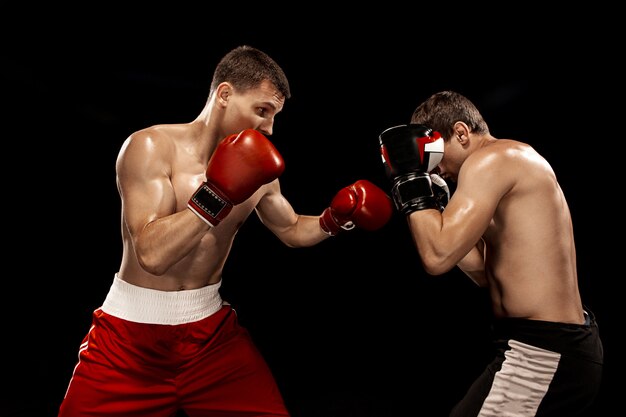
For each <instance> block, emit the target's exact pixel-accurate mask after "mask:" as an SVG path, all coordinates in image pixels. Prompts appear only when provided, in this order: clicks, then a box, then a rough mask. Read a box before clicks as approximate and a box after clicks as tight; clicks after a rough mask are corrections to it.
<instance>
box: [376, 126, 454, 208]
mask: <svg viewBox="0 0 626 417" xmlns="http://www.w3.org/2000/svg"><path fill="white" fill-rule="evenodd" d="M379 143H380V152H381V156H382V159H383V164H384V166H385V171H386V173H387V176H388V177H389V179H390V180H391V181H392V184H393V185H392V188H391V195H392V197H393V201H394V203H395V205H396V208H397V209H398V210H399V211H400V212H401V213H403V214H406V215H408V214H411V213H412V212H414V211H416V210H424V209H431V208H434V209H437V210H440V211H441V210H443V206H445V203H447V198H446V199H445V200H446V201H445V202H443V201H442V194H441V193H434V192H433V181H432V179H433V178H432V177H431V174H429V173H430V172H431V171H432V170H434V169H435V168H436V167H437V164H439V162H440V161H441V159H442V158H443V145H444V144H443V138H442V137H441V135H440V134H439V132H436V131H433V130H432V129H431V128H429V127H427V126H424V125H421V124H408V125H400V126H394V127H390V128H389V129H387V130H385V131H383V132H382V133H381V134H380V136H379ZM436 180H437V181H436V182H435V185H436V186H437V187H440V188H444V187H443V185H441V182H443V184H444V185H445V181H443V179H442V178H441V177H439V176H437V178H436ZM445 188H446V189H447V186H445ZM448 193H449V192H448ZM448 195H449V194H448Z"/></svg>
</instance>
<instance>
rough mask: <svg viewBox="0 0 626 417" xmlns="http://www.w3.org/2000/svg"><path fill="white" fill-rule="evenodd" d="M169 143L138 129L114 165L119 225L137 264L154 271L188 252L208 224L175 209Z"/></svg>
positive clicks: (204, 231) (179, 258) (164, 268)
mask: <svg viewBox="0 0 626 417" xmlns="http://www.w3.org/2000/svg"><path fill="white" fill-rule="evenodd" d="M170 147H171V144H170V143H169V142H168V141H167V139H165V138H159V136H158V133H156V132H150V133H148V132H147V131H143V132H139V133H137V134H135V135H133V136H131V137H130V138H129V139H128V140H127V141H126V143H125V144H124V146H123V147H122V150H121V151H120V154H119V156H118V160H117V164H116V171H117V183H118V189H119V192H120V196H121V199H122V215H123V218H124V226H125V227H126V228H127V230H128V233H129V234H130V236H131V239H132V243H133V247H134V250H135V254H136V257H137V259H138V261H139V263H140V265H141V266H142V267H143V268H144V269H145V270H146V271H148V272H149V273H151V274H154V275H162V274H163V273H165V272H166V271H167V270H168V269H169V268H170V267H171V266H172V265H174V264H175V263H176V262H178V261H179V260H181V259H182V258H183V257H184V256H185V255H187V254H188V253H189V252H190V251H191V250H192V248H194V247H195V246H197V244H198V242H199V240H200V239H201V238H202V236H203V235H204V234H205V233H206V231H207V229H208V227H209V226H208V225H206V223H204V222H202V221H199V219H198V217H197V216H196V215H195V214H194V213H192V212H191V211H190V210H187V209H185V210H182V211H181V212H178V213H177V212H176V195H175V193H174V189H173V187H172V183H171V180H170V176H171V172H170V170H171V167H170V163H169V162H168V155H169V154H170V152H171V151H172V150H171V149H170Z"/></svg>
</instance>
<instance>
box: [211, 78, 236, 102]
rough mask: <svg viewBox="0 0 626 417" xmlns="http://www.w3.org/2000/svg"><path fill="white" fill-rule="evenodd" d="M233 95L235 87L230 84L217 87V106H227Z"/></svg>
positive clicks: (225, 83)
mask: <svg viewBox="0 0 626 417" xmlns="http://www.w3.org/2000/svg"><path fill="white" fill-rule="evenodd" d="M232 95H233V86H232V85H230V83H227V82H223V83H221V84H220V85H218V86H217V92H216V94H215V97H216V100H217V104H219V105H220V106H226V105H227V104H228V100H229V99H230V97H231V96H232Z"/></svg>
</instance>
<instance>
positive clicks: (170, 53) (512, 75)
mask: <svg viewBox="0 0 626 417" xmlns="http://www.w3.org/2000/svg"><path fill="white" fill-rule="evenodd" d="M229 16H230V15H229ZM449 18H450V17H448V18H446V19H443V20H442V22H440V23H439V24H435V23H434V22H432V23H430V24H428V25H426V24H424V23H423V22H422V24H421V26H422V27H418V26H417V25H415V26H411V27H408V26H405V27H403V30H402V31H397V30H388V29H385V30H384V31H383V30H382V29H381V28H380V27H379V26H378V25H377V24H376V23H369V24H368V26H367V28H365V27H360V28H358V29H351V28H349V27H342V25H339V24H336V23H337V22H334V23H335V24H333V25H331V26H330V27H329V26H327V25H326V26H325V25H320V26H304V27H301V26H298V25H293V26H294V27H284V26H282V25H275V24H273V23H271V22H268V21H267V20H263V21H262V23H261V22H259V23H260V24H259V25H258V26H259V27H257V26H253V25H251V24H249V23H248V24H246V25H239V24H238V23H237V22H232V16H231V20H228V19H225V20H226V21H228V22H229V23H227V24H226V26H227V27H224V26H223V25H218V22H219V21H220V18H219V17H218V16H215V15H214V16H212V17H211V18H210V19H207V22H206V23H205V24H203V25H200V24H198V23H194V24H189V25H187V24H186V22H185V21H183V22H178V23H179V24H182V26H183V28H186V29H185V30H182V31H174V30H172V28H168V27H167V26H166V25H164V24H162V23H161V24H155V23H154V22H151V21H149V20H148V19H145V20H141V21H139V22H135V25H132V26H134V28H133V29H132V30H131V29H130V27H131V25H122V26H119V25H118V24H117V23H116V22H109V24H102V23H99V24H93V23H94V22H92V21H91V20H89V19H87V18H85V19H84V20H83V21H82V22H81V23H80V24H77V25H76V26H71V27H64V28H61V27H56V28H55V30H50V31H40V32H38V33H39V34H38V35H37V42H33V43H32V44H30V43H26V44H24V42H23V41H22V44H20V45H18V44H15V45H13V47H12V48H10V50H9V51H8V55H7V56H5V63H4V70H5V75H4V76H3V78H4V82H5V86H6V87H7V90H8V96H7V97H8V99H7V101H6V103H5V108H7V107H8V108H9V113H8V117H7V120H6V125H7V127H8V129H6V132H5V133H6V135H7V136H6V137H5V143H4V145H5V153H4V155H5V158H4V159H5V164H6V167H7V168H5V181H4V183H5V198H4V201H5V209H4V212H5V216H4V217H5V227H6V228H7V230H11V232H10V233H9V232H6V239H7V242H6V246H5V247H7V248H8V249H6V250H5V254H6V255H5V257H4V259H5V263H6V264H7V271H12V272H7V273H6V274H5V282H7V283H8V286H5V288H6V291H7V293H6V296H5V302H4V305H3V307H2V308H3V309H5V310H6V311H5V312H4V313H3V314H2V317H3V318H4V320H5V328H6V330H5V332H4V337H3V340H4V342H3V344H4V348H3V351H4V352H5V353H4V358H5V362H6V365H7V369H8V371H9V372H8V373H6V374H5V375H7V379H6V380H5V386H7V384H8V386H9V387H11V388H12V389H11V390H10V391H9V392H8V393H3V395H5V396H6V399H5V400H3V403H4V404H5V408H6V409H7V410H8V411H7V412H6V413H7V414H2V415H3V416H4V415H6V416H15V415H37V416H54V415H56V410H57V408H58V405H59V403H60V401H61V399H62V397H63V394H64V391H65V388H66V386H67V383H68V381H69V378H70V376H71V372H72V369H73V366H74V364H75V361H76V359H77V352H78V346H79V344H80V343H81V340H82V337H83V336H84V334H85V333H86V332H87V330H88V328H89V325H90V320H91V312H92V311H93V310H94V309H96V308H97V307H99V306H100V304H101V302H102V301H103V300H104V297H105V295H106V292H107V290H108V288H109V286H110V284H111V280H112V278H113V274H114V273H115V272H116V271H117V268H118V265H119V261H120V256H121V245H120V236H119V235H120V233H119V230H120V226H119V212H120V204H119V197H118V195H117V191H116V187H115V172H114V163H115V158H116V156H117V152H118V150H119V147H120V145H121V144H122V142H123V141H124V139H125V138H126V137H127V136H128V135H129V134H130V133H132V132H133V131H135V130H137V129H140V128H143V127H146V126H149V125H152V124H157V123H177V122H181V123H184V122H189V121H191V120H193V119H194V118H195V117H196V115H197V114H198V113H199V112H200V110H201V109H202V107H203V105H204V103H205V101H206V99H207V94H208V89H209V83H210V78H211V75H212V71H213V68H214V67H215V64H216V63H217V61H218V60H219V58H221V56H222V55H223V54H225V53H226V52H227V51H228V50H230V49H231V48H232V47H234V46H236V45H239V44H244V43H245V44H250V45H252V46H256V47H258V48H260V49H263V50H265V51H266V52H268V53H269V54H270V55H271V56H273V57H274V58H275V59H276V61H277V62H278V63H279V64H281V65H282V66H283V68H284V69H285V71H286V73H287V75H288V77H289V78H290V81H291V87H292V93H293V97H292V98H291V99H290V100H288V101H287V103H286V106H285V109H284V111H283V113H281V114H279V115H278V117H277V120H276V123H275V134H274V135H273V138H272V140H273V141H274V143H275V144H276V146H277V148H278V149H279V151H280V152H281V153H282V155H283V157H284V159H285V163H286V170H285V172H284V174H283V176H282V177H281V184H282V189H283V193H284V194H285V195H286V196H287V198H288V199H289V200H290V201H291V203H292V205H293V206H294V208H295V209H296V210H297V211H298V212H300V213H303V214H319V213H320V212H321V211H322V210H323V209H324V208H325V207H326V206H327V205H328V203H329V202H330V200H331V199H332V197H333V196H334V194H335V192H336V191H337V190H338V189H339V188H341V187H343V186H345V185H348V184H350V183H352V182H353V181H355V180H357V179H360V178H367V179H369V180H371V181H372V182H374V183H377V184H378V185H380V186H381V187H383V188H384V187H386V186H387V182H386V178H385V177H384V171H383V168H382V165H381V162H380V157H379V156H378V153H377V152H378V149H377V137H378V134H379V133H380V132H381V131H382V130H383V129H385V128H387V127H389V126H392V125H395V124H400V123H406V122H408V120H409V118H410V116H411V113H412V111H413V109H414V108H415V106H416V105H417V104H418V103H419V102H421V101H422V100H423V99H425V98H427V97H428V96H429V95H430V94H432V93H434V92H436V91H439V90H443V89H454V90H457V91H459V92H461V93H463V94H465V95H466V96H468V97H469V98H470V99H472V100H473V101H474V102H475V103H476V104H477V106H478V107H479V109H480V110H481V111H482V113H483V115H484V117H485V118H486V120H487V122H488V124H489V125H490V128H491V132H492V134H493V135H494V136H496V137H498V138H513V139H519V140H522V141H526V142H528V143H530V144H532V145H533V146H534V147H535V148H536V149H537V150H539V152H541V153H542V154H543V155H545V156H546V157H547V159H548V160H549V161H550V163H551V164H552V165H553V167H554V169H555V171H556V173H557V176H558V178H559V179H560V182H561V185H562V187H563V189H564V190H565V193H566V196H567V197H568V199H569V203H570V208H571V210H572V215H573V220H574V224H575V232H576V238H577V245H578V257H579V277H580V286H581V291H582V294H583V299H584V301H585V303H586V304H587V305H588V306H589V307H590V308H591V309H592V310H593V311H594V312H595V313H596V315H597V317H598V321H599V323H600V328H601V332H602V336H603V338H604V343H605V352H606V378H605V384H604V385H603V390H602V395H601V398H600V401H599V403H598V407H597V410H596V411H595V413H596V414H595V415H603V414H602V412H603V410H605V409H607V410H608V408H609V407H610V406H611V404H614V403H615V404H616V400H615V399H613V398H611V396H610V395H611V394H609V391H610V389H611V388H613V389H615V386H614V382H613V381H614V380H615V379H616V376H617V374H618V369H619V367H620V366H621V364H619V365H618V359H617V352H616V346H617V343H616V342H615V341H614V340H615V338H616V337H617V331H616V330H617V329H616V325H617V324H618V323H619V321H618V319H617V317H616V313H615V312H614V311H613V310H614V308H613V307H612V306H613V305H615V302H614V301H612V299H613V298H616V296H612V294H614V293H615V290H614V288H615V286H616V285H618V284H619V283H618V282H616V281H618V280H616V279H613V278H614V277H615V278H619V276H621V273H619V272H616V271H615V266H616V265H615V263H616V262H614V261H612V259H616V258H615V257H614V256H613V255H612V252H614V250H611V249H610V247H614V243H609V242H619V241H620V240H619V237H618V236H616V235H617V233H618V231H617V229H618V227H617V224H615V222H614V221H613V220H612V219H613V218H615V219H617V218H619V217H621V216H620V213H619V210H616V209H615V208H613V207H615V206H616V205H617V203H615V202H614V201H613V200H614V198H613V196H614V195H616V194H617V193H616V192H615V190H616V189H617V187H618V186H617V185H615V184H614V181H613V180H612V178H613V177H612V176H611V175H609V174H607V172H608V170H609V168H615V167H619V165H618V164H615V163H614V162H610V161H611V155H615V152H611V150H612V149H615V147H616V145H614V144H613V143H614V142H616V141H615V137H616V136H618V135H619V134H620V133H619V131H620V129H619V127H618V128H617V129H616V128H613V127H612V126H613V125H614V124H612V123H611V122H612V121H613V120H612V119H611V118H610V116H609V114H610V112H611V111H610V108H611V106H609V105H608V104H607V100H608V99H609V97H610V96H612V93H613V92H614V91H615V90H617V89H618V88H619V87H620V86H621V84H622V77H617V76H616V75H615V74H614V73H613V71H612V68H613V66H612V65H610V64H608V60H610V59H612V56H607V55H606V54H605V53H600V52H598V50H599V49H598V46H597V45H598V40H597V38H596V34H590V33H589V32H588V31H586V30H583V29H584V27H585V26H584V25H583V26H581V25H576V26H575V27H571V28H570V31H568V32H566V33H563V32H559V31H557V30H556V29H551V26H550V25H545V24H544V23H546V22H539V23H542V24H539V23H538V22H535V24H534V25H533V24H529V25H522V26H520V27H519V28H517V27H515V28H510V29H512V30H510V31H508V32H507V31H505V29H507V25H505V24H500V26H498V27H497V28H495V27H491V30H478V29H477V28H475V27H474V25H476V23H473V24H471V25H470V24H468V22H465V24H464V25H462V26H461V27H459V28H458V30H453V27H454V25H452V22H450V21H448V19H449ZM352 23H353V24H354V21H353V22H352ZM387 23H389V22H387ZM92 24H93V25H92ZM536 25H537V26H541V27H543V31H542V32H541V34H540V35H539V37H537V32H533V28H534V27H535V26H536ZM228 26H230V27H228ZM189 27H193V29H189ZM296 27H298V28H296ZM396 29H397V28H396ZM477 33H478V35H477ZM617 140H618V141H619V140H621V138H617ZM0 288H2V287H0ZM222 294H223V296H224V298H226V299H227V300H229V301H230V302H231V303H232V304H234V305H235V307H236V308H237V311H238V314H239V317H240V319H241V321H242V322H243V323H244V325H246V326H247V327H248V328H249V330H250V331H251V333H252V335H253V337H254V338H255V339H256V341H257V343H258V345H259V347H260V349H261V350H262V351H263V353H264V354H265V356H266V358H267V360H268V362H269V363H270V365H271V367H272V369H273V370H274V372H275V375H276V378H277V380H278V383H279V384H280V386H281V388H282V390H283V392H284V396H285V399H286V401H287V403H288V405H289V406H290V408H291V410H292V412H293V415H294V417H309V416H322V415H323V416H327V417H331V416H343V417H346V416H362V417H366V416H372V417H374V416H376V417H378V416H383V417H393V416H405V415H407V414H409V413H410V414H411V415H422V414H419V413H420V411H423V412H424V413H426V411H425V410H429V411H428V415H429V416H437V415H442V416H443V415H446V410H448V409H449V408H450V407H451V406H452V405H453V404H454V403H455V402H456V400H458V399H459V397H460V396H461V395H462V394H463V393H464V391H465V389H466V388H467V386H468V385H469V383H470V382H471V381H472V379H473V377H474V376H475V375H476V374H477V373H478V372H480V371H481V370H482V366H483V364H484V363H485V361H486V360H488V358H489V348H490V347H489V344H488V340H487V337H488V335H487V332H488V317H489V312H488V310H487V309H488V306H487V299H486V294H484V292H483V291H481V290H480V289H477V288H475V287H474V286H473V285H471V284H470V283H469V282H468V280H466V279H465V278H464V277H463V276H462V275H461V274H460V273H458V271H452V272H450V273H449V274H446V275H444V276H441V277H430V276H427V275H426V274H425V273H424V272H423V270H422V268H421V266H420V264H419V260H418V257H417V254H416V252H415V250H414V247H413V246H412V241H411V239H410V236H409V234H408V229H407V227H406V224H405V222H404V220H403V219H400V218H397V217H396V218H394V219H393V220H392V221H391V222H390V223H389V225H388V226H386V227H385V228H384V229H382V230H380V231H377V232H364V231H361V230H355V231H352V232H350V233H345V234H343V235H340V236H337V237H335V238H333V239H330V240H327V241H325V242H323V243H321V244H320V245H318V246H316V247H313V248H306V249H289V248H286V247H284V246H283V245H282V244H281V243H280V242H279V241H278V240H277V239H276V238H275V237H274V236H273V235H272V234H271V233H269V232H268V231H267V230H266V229H264V228H263V226H262V225H261V224H260V222H259V221H258V219H256V217H254V215H253V216H252V217H251V218H250V220H249V221H248V222H247V223H246V224H245V225H244V226H243V228H242V229H241V231H240V233H239V235H238V238H237V240H236V242H235V245H234V247H233V251H232V254H231V257H230V259H229V260H228V262H227V265H226V268H225V270H224V284H223V286H222ZM619 317H623V316H622V315H621V313H620V316H619ZM424 415H425V414H424Z"/></svg>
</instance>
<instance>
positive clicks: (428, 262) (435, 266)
mask: <svg viewBox="0 0 626 417" xmlns="http://www.w3.org/2000/svg"><path fill="white" fill-rule="evenodd" d="M422 266H423V268H424V271H426V273H427V274H428V275H443V274H445V273H446V272H448V271H450V270H451V269H452V268H453V267H454V264H453V263H452V264H451V263H450V262H448V261H447V259H445V258H441V257H438V256H434V255H431V256H423V257H422Z"/></svg>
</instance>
